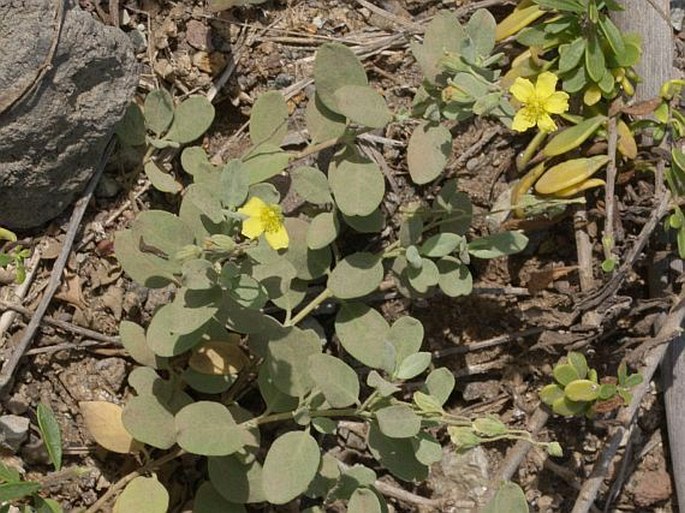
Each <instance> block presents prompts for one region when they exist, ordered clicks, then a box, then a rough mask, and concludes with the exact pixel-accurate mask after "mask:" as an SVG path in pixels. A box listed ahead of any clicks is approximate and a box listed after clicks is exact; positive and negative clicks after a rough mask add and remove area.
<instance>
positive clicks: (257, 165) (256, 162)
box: [242, 143, 292, 185]
mask: <svg viewBox="0 0 685 513" xmlns="http://www.w3.org/2000/svg"><path fill="white" fill-rule="evenodd" d="M291 157H292V155H291V154H290V153H288V152H286V151H283V150H281V148H280V147H278V146H276V145H275V144H272V143H263V144H260V145H259V146H257V147H256V149H255V151H254V152H251V153H249V154H248V155H246V156H244V157H243V159H242V160H243V169H244V172H245V173H246V174H247V176H248V181H249V183H250V185H253V184H256V183H259V182H263V181H265V180H269V179H270V178H273V177H274V176H276V175H278V174H279V173H281V171H283V170H284V169H285V168H286V167H288V164H289V163H290V159H291Z"/></svg>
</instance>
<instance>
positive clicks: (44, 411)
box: [36, 402, 62, 472]
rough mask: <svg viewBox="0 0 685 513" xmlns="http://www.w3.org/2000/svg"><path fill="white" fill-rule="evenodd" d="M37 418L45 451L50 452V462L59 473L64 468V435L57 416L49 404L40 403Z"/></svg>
mask: <svg viewBox="0 0 685 513" xmlns="http://www.w3.org/2000/svg"><path fill="white" fill-rule="evenodd" d="M36 417H37V418H38V429H40V436H41V438H42V439H43V444H44V445H45V449H46V450H47V451H48V456H49V457H50V462H51V463H52V465H53V466H54V467H55V470H56V471H58V472H59V470H60V469H61V468H62V433H61V432H60V429H59V424H58V423H57V419H56V418H55V414H54V413H53V412H52V409H51V408H50V407H49V406H48V405H47V404H45V403H43V402H40V403H38V408H37V409H36Z"/></svg>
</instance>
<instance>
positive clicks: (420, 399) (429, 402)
mask: <svg viewBox="0 0 685 513" xmlns="http://www.w3.org/2000/svg"><path fill="white" fill-rule="evenodd" d="M412 400H413V401H414V404H415V405H416V407H417V408H418V409H419V410H421V411H422V412H423V413H428V414H436V413H437V414H438V415H442V414H443V413H444V412H445V410H444V409H443V407H442V406H441V405H440V403H439V402H438V400H437V399H436V398H435V397H433V396H431V395H428V394H424V393H423V392H418V391H417V392H414V395H413V396H412ZM424 463H425V462H424Z"/></svg>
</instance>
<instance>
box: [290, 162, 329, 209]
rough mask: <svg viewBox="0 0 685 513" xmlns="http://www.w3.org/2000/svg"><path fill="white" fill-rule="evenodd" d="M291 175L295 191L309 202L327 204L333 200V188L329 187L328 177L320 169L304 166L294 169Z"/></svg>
mask: <svg viewBox="0 0 685 513" xmlns="http://www.w3.org/2000/svg"><path fill="white" fill-rule="evenodd" d="M290 176H291V178H292V181H293V187H294V189H295V192H296V193H297V194H299V195H300V196H302V198H303V199H304V200H306V201H308V202H309V203H314V204H315V205H325V204H326V203H331V202H332V201H333V197H332V196H331V190H330V188H329V187H328V179H327V178H326V175H324V174H323V173H322V172H321V171H319V170H318V169H316V168H314V167H309V166H302V167H298V168H297V169H293V171H292V172H291V173H290Z"/></svg>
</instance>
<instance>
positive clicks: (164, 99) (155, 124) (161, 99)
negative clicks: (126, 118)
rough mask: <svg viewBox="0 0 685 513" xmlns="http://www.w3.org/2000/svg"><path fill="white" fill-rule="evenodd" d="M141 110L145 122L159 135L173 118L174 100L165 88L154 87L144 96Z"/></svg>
mask: <svg viewBox="0 0 685 513" xmlns="http://www.w3.org/2000/svg"><path fill="white" fill-rule="evenodd" d="M143 112H144V113H145V124H146V125H147V127H148V128H149V129H150V130H152V131H153V132H154V133H155V134H156V135H157V137H159V136H160V135H162V134H163V133H164V132H166V130H167V128H169V125H171V121H172V120H173V119H174V100H173V98H172V97H171V95H170V94H169V93H168V91H167V90H166V89H155V90H154V91H150V92H149V93H148V94H147V96H145V103H144V104H143Z"/></svg>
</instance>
